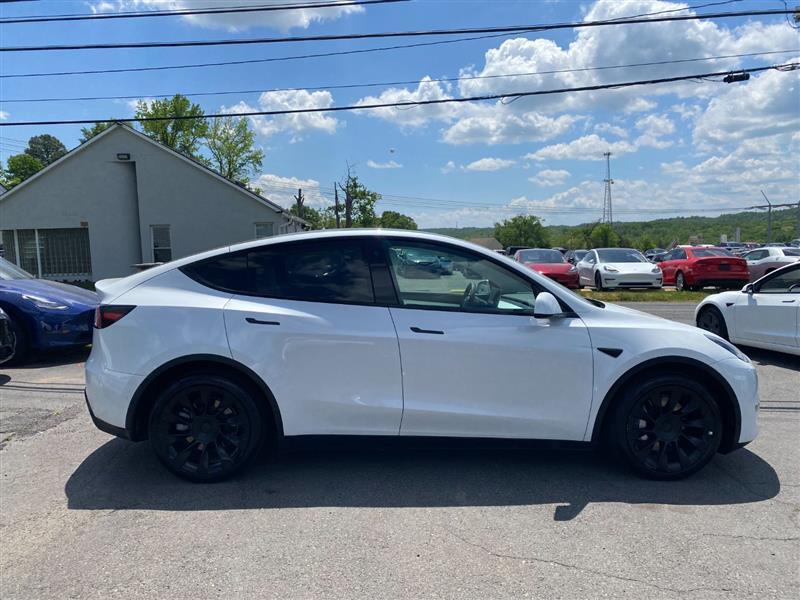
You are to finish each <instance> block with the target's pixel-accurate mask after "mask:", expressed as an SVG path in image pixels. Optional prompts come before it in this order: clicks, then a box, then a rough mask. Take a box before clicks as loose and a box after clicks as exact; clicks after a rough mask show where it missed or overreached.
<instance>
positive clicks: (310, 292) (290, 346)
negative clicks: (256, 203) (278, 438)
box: [225, 238, 403, 435]
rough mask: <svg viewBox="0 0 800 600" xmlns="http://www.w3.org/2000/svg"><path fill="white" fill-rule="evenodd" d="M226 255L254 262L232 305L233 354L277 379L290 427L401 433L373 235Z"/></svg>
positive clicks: (396, 376) (393, 351)
mask: <svg viewBox="0 0 800 600" xmlns="http://www.w3.org/2000/svg"><path fill="white" fill-rule="evenodd" d="M228 256H229V257H231V259H233V260H236V261H238V262H239V263H240V264H244V265H245V267H246V272H247V278H246V279H243V280H242V281H240V282H238V283H236V285H237V286H238V287H239V288H240V293H238V294H236V295H235V296H234V297H233V298H232V299H231V300H230V301H229V302H228V304H227V305H226V307H225V326H226V328H227V332H228V340H229V343H230V348H231V354H232V358H233V359H234V360H236V361H239V362H241V363H242V364H244V365H246V366H248V367H249V368H251V369H252V370H253V371H255V372H256V373H257V374H258V375H259V376H260V377H261V378H262V379H263V380H264V382H265V383H266V384H267V385H268V386H269V388H270V389H271V391H272V392H273V394H274V395H275V399H276V401H277V403H278V406H279V408H280V411H281V417H282V419H283V427H284V432H285V433H286V434H287V435H299V434H362V435H374V434H379V435H397V433H398V431H399V428H400V418H401V414H402V408H403V396H402V383H401V373H400V354H399V350H398V346H397V336H396V334H395V331H394V325H393V324H392V319H391V315H390V314H389V309H388V308H387V307H385V306H383V307H381V306H376V305H375V295H374V291H373V284H372V278H371V273H370V266H369V265H370V262H371V258H370V255H369V251H368V250H367V248H366V246H365V244H364V243H362V241H361V240H360V239H357V238H340V239H335V240H319V239H316V240H309V241H303V242H287V243H282V244H271V245H265V246H262V247H258V248H254V249H252V250H250V251H244V252H240V253H239V254H238V255H228Z"/></svg>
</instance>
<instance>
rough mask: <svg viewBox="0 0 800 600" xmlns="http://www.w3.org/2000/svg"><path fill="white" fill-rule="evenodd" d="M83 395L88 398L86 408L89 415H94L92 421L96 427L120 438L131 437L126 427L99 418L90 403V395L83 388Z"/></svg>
mask: <svg viewBox="0 0 800 600" xmlns="http://www.w3.org/2000/svg"><path fill="white" fill-rule="evenodd" d="M83 397H84V398H85V399H86V408H88V409H89V416H90V417H92V423H94V426H95V427H97V428H98V429H99V430H100V431H103V432H105V433H110V434H111V435H115V436H117V437H119V438H123V439H126V440H129V439H131V434H130V432H129V431H128V430H127V429H125V428H124V427H117V426H116V425H112V424H111V423H106V422H105V421H103V420H102V419H98V418H97V415H95V414H94V411H93V410H92V405H91V404H90V403H89V395H88V394H87V393H86V390H83Z"/></svg>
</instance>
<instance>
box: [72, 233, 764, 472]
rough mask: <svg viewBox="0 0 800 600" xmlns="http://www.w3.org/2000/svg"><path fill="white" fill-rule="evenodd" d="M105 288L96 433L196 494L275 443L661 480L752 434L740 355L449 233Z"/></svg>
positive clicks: (246, 260) (136, 278) (304, 243)
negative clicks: (462, 446)
mask: <svg viewBox="0 0 800 600" xmlns="http://www.w3.org/2000/svg"><path fill="white" fill-rule="evenodd" d="M422 254H424V255H426V256H428V255H430V256H436V257H438V258H439V262H447V263H448V264H451V265H452V269H448V270H442V269H433V268H427V263H424V264H423V263H421V262H420V261H419V260H415V258H414V257H415V256H419V255H422ZM97 289H98V291H99V292H100V294H101V299H102V300H101V302H102V303H101V305H100V306H99V308H98V309H97V314H96V319H95V332H94V343H93V346H92V353H91V356H90V357H89V360H88V362H87V364H86V382H87V387H86V392H87V400H88V403H89V410H90V412H91V414H92V418H93V419H94V421H95V424H96V425H97V426H98V427H99V428H100V429H102V430H103V431H107V432H109V433H113V434H115V435H118V436H120V437H124V438H127V439H130V440H134V441H139V440H144V439H148V438H149V440H150V443H151V445H152V447H153V449H154V450H155V453H156V454H157V455H158V457H159V459H160V460H161V461H162V462H163V463H164V464H165V465H166V466H167V468H169V469H170V470H171V471H173V472H174V473H177V474H178V475H181V476H184V477H187V478H189V479H192V480H196V481H211V480H217V479H221V478H223V477H226V476H228V475H230V474H232V473H233V472H235V471H236V470H238V469H239V468H241V467H242V466H243V465H245V464H246V463H247V462H248V461H249V460H250V459H251V458H252V457H253V456H254V455H255V454H256V453H257V451H258V450H259V448H260V447H261V445H262V444H263V443H264V442H265V441H266V440H279V439H281V438H282V437H284V436H304V435H331V434H334V435H381V436H443V437H490V438H531V439H545V440H564V441H577V442H585V443H591V444H598V443H599V442H601V441H603V442H607V443H610V444H612V445H613V446H614V447H616V448H617V449H618V450H619V451H620V453H621V455H622V456H624V457H625V458H626V459H627V461H628V462H629V463H630V464H631V465H632V466H633V467H634V468H635V469H636V470H637V471H638V472H639V473H642V474H644V475H646V476H649V477H654V478H659V479H676V478H679V477H684V476H686V475H689V474H691V473H693V472H695V471H697V470H698V469H700V468H701V467H702V466H703V465H705V464H706V463H707V462H708V461H709V460H711V458H712V457H713V455H714V454H715V453H716V452H717V451H721V452H728V451H730V450H733V449H735V448H737V447H740V446H742V445H744V444H746V443H747V442H749V441H751V440H752V439H753V438H754V437H755V436H756V430H757V427H756V410H757V406H758V396H757V381H756V373H755V369H754V368H753V366H752V365H751V364H750V361H749V360H748V359H747V357H746V356H744V355H743V354H742V353H741V352H739V351H738V350H737V349H736V348H735V347H734V346H732V345H731V344H730V343H729V342H727V341H725V340H723V339H721V338H720V337H718V336H716V335H713V334H710V333H708V332H705V331H702V330H700V329H697V328H695V327H689V326H685V325H680V324H678V323H674V322H672V321H667V320H664V319H660V318H657V317H653V316H649V315H645V314H643V313H640V312H638V311H634V310H629V309H625V308H621V307H617V306H613V305H604V304H603V303H600V302H596V301H589V300H585V299H583V298H582V297H580V296H578V295H576V294H574V293H572V292H570V291H569V290H567V289H566V288H564V287H561V286H560V285H558V284H557V283H555V282H553V281H552V280H550V279H548V278H546V277H543V276H541V275H539V274H538V273H535V272H533V271H531V270H530V269H527V268H525V267H524V266H523V265H521V264H519V263H516V262H514V261H513V260H510V259H508V258H505V257H502V256H499V255H498V254H497V253H495V252H491V251H489V250H485V249H483V248H480V247H478V246H475V245H473V244H469V243H467V242H462V241H459V240H455V239H452V238H447V237H443V236H437V235H430V234H423V233H417V232H400V231H387V230H375V231H372V230H346V231H344V230H342V231H325V232H314V233H304V234H293V235H287V236H280V237H275V238H271V239H267V240H259V241H257V242H249V243H245V244H239V245H236V246H231V247H229V248H228V247H226V248H221V249H218V250H212V251H210V252H206V253H204V254H199V255H197V256H193V257H190V258H185V259H182V260H178V261H175V262H171V263H168V264H165V265H163V266H159V267H156V268H154V269H151V270H148V271H145V272H142V273H138V274H136V275H132V276H130V277H126V278H124V279H116V280H105V281H101V282H98V283H97Z"/></svg>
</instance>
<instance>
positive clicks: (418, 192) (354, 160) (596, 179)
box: [0, 0, 800, 227]
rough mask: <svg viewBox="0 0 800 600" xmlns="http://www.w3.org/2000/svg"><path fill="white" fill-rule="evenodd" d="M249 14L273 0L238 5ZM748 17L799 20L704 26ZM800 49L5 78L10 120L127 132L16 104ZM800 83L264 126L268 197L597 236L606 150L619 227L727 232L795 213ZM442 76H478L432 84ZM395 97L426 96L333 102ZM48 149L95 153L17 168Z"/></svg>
mask: <svg viewBox="0 0 800 600" xmlns="http://www.w3.org/2000/svg"><path fill="white" fill-rule="evenodd" d="M247 3H255V4H264V3H265V2H264V0H235V1H232V2H229V4H235V5H242V4H247ZM698 3H700V2H698ZM702 3H704V2H702ZM220 4H223V3H222V2H220V0H195V1H190V0H122V1H119V0H103V1H67V0H62V1H53V2H49V1H42V2H22V3H14V4H4V5H2V6H0V14H2V16H3V17H9V16H13V15H23V14H24V15H31V14H56V13H80V12H91V11H97V12H108V11H115V10H146V9H152V8H183V7H186V6H205V5H213V6H219V5H220ZM685 6H687V5H686V4H677V3H670V2H657V1H650V0H632V1H623V0H620V1H613V2H609V1H600V2H570V1H563V2H534V1H526V0H495V1H492V2H489V1H479V0H415V1H412V2H409V3H399V4H388V5H383V6H366V7H363V8H354V7H348V8H341V9H339V8H336V9H330V8H327V9H315V10H312V11H308V10H306V11H285V12H272V13H261V14H252V13H251V14H247V15H214V16H203V17H170V18H148V19H131V20H108V21H101V22H95V23H86V22H71V23H48V24H20V25H5V26H2V35H1V37H2V39H1V40H0V43H2V45H3V46H16V45H35V44H52V43H87V42H101V41H108V42H115V41H120V42H121V41H150V40H181V39H218V38H226V37H256V36H274V35H288V34H293V35H302V34H313V33H320V34H333V33H355V32H365V31H388V30H410V29H434V28H451V27H480V26H491V25H521V24H534V23H537V24H538V23H551V22H563V21H581V20H584V19H585V20H597V19H607V18H618V17H621V16H628V15H636V14H640V13H647V12H654V11H661V10H670V9H675V8H682V7H685ZM748 8H754V9H764V8H783V3H782V2H778V1H774V2H773V1H759V2H754V1H741V2H733V3H729V4H726V5H723V6H717V7H710V8H705V9H701V10H699V11H698V12H708V11H710V10H713V11H728V10H731V11H733V10H735V11H740V10H746V9H748ZM676 14H685V13H676ZM412 41H419V40H405V39H399V40H388V41H387V40H366V41H359V42H348V41H343V42H328V43H304V44H285V45H271V46H240V47H234V46H229V47H208V48H174V49H152V50H149V49H148V50H102V51H74V52H37V53H3V54H0V71H2V74H6V75H7V74H18V73H30V72H42V71H48V72H49V71H60V70H76V69H78V70H89V69H102V68H120V67H131V66H157V65H167V64H181V63H194V62H208V61H226V60H240V59H254V58H269V57H279V56H290V55H295V54H305V53H316V52H325V51H336V50H351V49H359V48H370V47H375V46H384V45H397V44H403V43H409V42H412ZM798 48H800V34H799V33H798V31H797V30H795V29H793V28H792V27H790V26H789V25H788V24H787V21H786V19H785V18H784V17H782V16H780V17H756V18H752V19H726V20H717V21H713V22H712V21H701V22H698V21H690V22H683V23H659V24H656V23H653V24H648V25H646V26H640V25H636V26H614V27H602V28H591V29H581V30H573V29H567V30H562V31H557V32H553V33H543V34H527V35H513V36H506V37H499V38H493V39H483V40H475V41H465V42H460V43H453V44H444V45H439V46H431V47H426V48H413V49H403V50H394V51H386V52H376V53H371V54H360V55H351V56H339V57H327V58H316V59H307V60H295V61H286V62H273V63H265V64H256V65H252V64H251V65H241V66H225V67H215V68H204V69H184V70H170V71H160V72H155V73H152V72H150V73H148V72H144V73H121V74H104V75H84V76H60V77H39V78H24V79H22V78H7V79H2V80H0V118H2V119H3V120H6V121H17V120H30V119H60V118H75V119H78V118H95V117H101V118H107V117H115V116H116V117H123V116H130V115H132V114H133V104H134V103H135V101H127V100H104V101H83V102H54V103H14V102H9V100H14V99H26V98H42V97H53V96H57V97H70V96H86V95H125V96H128V95H130V96H136V97H141V98H147V97H149V96H150V95H152V94H172V93H176V92H180V93H184V94H190V93H192V92H207V91H223V90H251V89H252V90H268V89H272V88H299V89H296V90H291V91H283V92H268V93H265V94H260V93H252V94H234V95H225V96H204V97H199V98H193V100H195V101H197V102H199V103H200V104H201V105H202V106H203V108H204V109H205V111H206V112H208V113H210V112H220V111H224V112H237V111H243V110H247V109H248V108H252V109H258V108H264V109H273V108H294V107H303V106H319V107H328V106H341V105H347V104H357V103H358V102H365V103H368V102H371V101H375V100H376V99H378V100H380V101H396V100H415V99H427V98H444V97H459V96H471V95H480V94H493V93H507V92H513V91H528V90H536V89H548V88H556V87H570V86H577V85H593V84H596V83H612V82H620V81H628V80H636V79H647V78H653V77H664V76H671V75H679V74H693V73H702V72H706V71H721V70H728V69H735V68H742V67H748V66H764V65H768V64H776V63H782V62H790V61H792V60H797V59H798V57H800V52H794V53H786V54H775V55H767V56H757V57H750V58H742V59H724V60H714V61H707V62H697V63H688V64H677V65H660V66H650V67H637V68H624V69H606V70H601V71H583V72H578V73H562V74H551V75H537V76H515V77H500V78H492V79H468V78H469V77H475V76H478V77H481V76H485V75H507V74H516V73H531V72H541V71H548V70H560V69H570V68H586V67H597V66H615V65H623V64H631V63H640V62H652V61H660V60H669V59H687V58H698V57H704V58H705V57H713V56H721V55H731V54H743V53H755V52H769V51H778V50H797V49H798ZM798 74H800V71H795V72H791V73H779V72H775V71H768V72H766V73H764V74H760V75H756V76H754V77H753V78H752V79H751V80H750V81H749V82H747V83H739V84H731V85H728V84H724V83H719V82H687V83H680V84H668V85H662V86H650V87H647V88H633V89H628V90H613V91H598V92H591V93H589V92H587V93H574V94H565V95H560V96H548V97H542V98H529V99H526V98H523V99H519V100H517V101H515V102H513V103H502V102H485V103H478V104H459V105H453V104H450V105H439V106H435V107H420V108H411V109H405V110H396V109H388V110H380V111H360V112H357V113H328V114H324V113H319V114H311V115H302V116H291V117H276V118H270V119H267V118H256V119H254V120H253V126H254V128H255V129H256V131H257V132H258V136H257V142H258V144H259V145H260V146H261V147H263V149H264V151H265V159H264V164H263V168H262V172H261V173H260V174H259V175H258V176H257V177H255V180H256V182H257V185H259V186H260V187H261V188H262V190H263V193H264V194H265V195H266V196H268V197H270V198H272V199H274V200H276V201H278V202H281V203H283V204H287V203H288V202H290V193H291V192H290V191H289V190H290V188H294V187H297V186H302V187H303V188H304V190H305V191H306V194H307V196H308V197H309V202H310V203H311V204H315V205H317V206H321V205H324V204H326V203H328V202H330V201H331V196H332V188H333V181H334V180H340V179H341V178H342V176H343V173H344V171H345V168H346V163H348V162H349V163H350V164H351V165H353V168H354V169H355V171H356V172H357V174H358V175H359V177H360V178H361V179H362V180H363V181H364V183H365V184H366V185H367V186H368V187H370V188H371V189H374V190H376V191H378V192H381V193H382V194H384V196H385V200H384V201H383V202H382V203H381V204H380V205H379V209H383V210H400V211H402V212H405V213H408V214H410V215H412V216H413V217H414V218H415V219H417V221H418V223H419V224H420V225H421V226H423V227H436V226H468V225H469V226H473V225H474V226H489V225H491V224H493V223H494V222H495V221H497V220H500V219H503V218H507V217H510V216H513V215H514V214H537V215H539V216H541V217H543V218H544V219H545V222H546V223H548V224H560V223H567V224H572V223H580V222H586V221H591V220H596V219H597V218H599V216H600V214H601V212H602V201H603V184H602V179H603V177H604V175H605V173H604V171H605V164H604V163H603V161H602V153H603V152H605V151H607V150H609V151H611V152H612V153H613V158H612V175H613V177H614V179H615V182H616V183H615V185H614V188H613V193H614V198H615V211H616V215H617V218H618V219H622V220H631V219H641V218H655V217H661V216H670V215H687V214H692V213H695V214H715V213H716V212H718V211H719V210H722V209H723V208H730V209H734V208H738V207H743V206H749V205H752V204H754V203H757V202H760V198H761V196H760V190H762V189H763V190H764V191H765V192H766V193H767V194H768V195H769V196H770V199H771V200H773V201H774V202H797V201H798V200H800V180H799V179H798V173H800V162H798V156H800V153H798V150H800V85H798V84H799V83H800V82H799V81H798V76H799V75H798ZM445 77H466V78H465V79H462V80H460V81H456V82H440V81H430V80H429V79H430V78H432V79H440V78H445ZM392 81H411V82H415V83H413V84H409V85H395V86H383V87H369V88H355V89H344V90H341V89H333V90H328V89H326V86H331V85H341V84H353V83H377V82H392ZM308 88H323V89H314V90H309V89H308ZM39 133H51V134H53V135H56V136H57V137H58V138H60V139H61V140H62V141H63V142H64V144H65V145H66V146H67V147H68V148H71V147H74V146H75V145H77V143H78V139H79V137H80V127H79V126H49V127H4V128H0V160H3V161H5V159H6V158H7V157H8V156H9V155H10V154H14V153H17V152H19V151H20V149H21V148H22V147H24V142H25V141H26V140H27V139H28V138H29V137H30V136H31V135H35V134H39Z"/></svg>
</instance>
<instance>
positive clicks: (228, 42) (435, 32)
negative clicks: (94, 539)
mask: <svg viewBox="0 0 800 600" xmlns="http://www.w3.org/2000/svg"><path fill="white" fill-rule="evenodd" d="M793 13H794V11H791V10H786V9H770V10H748V11H740V12H723V13H705V14H702V15H679V16H671V17H656V18H653V19H642V18H639V17H636V18H630V19H613V20H603V21H583V22H572V23H552V24H547V25H520V26H502V27H471V28H460V29H427V30H417V31H384V32H378V33H347V34H334V35H307V36H295V37H273V38H244V39H223V40H183V41H163V42H119V43H110V42H106V43H96V44H53V45H49V46H9V47H5V48H0V52H40V51H53V50H59V51H69V50H111V49H141V48H179V47H180V48H185V47H203V46H239V45H252V44H286V43H297V42H329V41H339V40H366V39H377V38H398V37H422V36H440V35H472V34H484V33H513V32H526V31H528V32H529V31H553V30H558V29H579V28H586V27H603V26H608V25H640V24H643V23H662V22H673V21H695V20H699V19H726V18H736V17H755V16H770V15H786V14H793Z"/></svg>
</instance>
